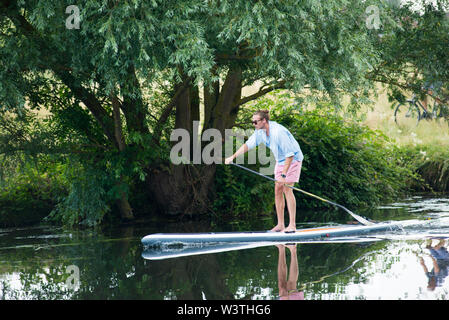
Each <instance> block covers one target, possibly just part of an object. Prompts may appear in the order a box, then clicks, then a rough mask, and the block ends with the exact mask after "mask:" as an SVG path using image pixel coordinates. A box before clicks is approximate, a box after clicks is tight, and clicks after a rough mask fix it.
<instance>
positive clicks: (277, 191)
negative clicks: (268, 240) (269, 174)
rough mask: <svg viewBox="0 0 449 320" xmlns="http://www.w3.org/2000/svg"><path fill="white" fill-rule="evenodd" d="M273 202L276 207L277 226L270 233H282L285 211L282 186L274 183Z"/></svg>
mask: <svg viewBox="0 0 449 320" xmlns="http://www.w3.org/2000/svg"><path fill="white" fill-rule="evenodd" d="M274 201H275V205H276V215H277V219H278V223H277V225H276V226H275V227H274V228H273V229H271V231H277V232H279V231H283V230H284V229H285V223H284V209H285V200H284V186H283V185H282V184H281V183H276V184H275V185H274Z"/></svg>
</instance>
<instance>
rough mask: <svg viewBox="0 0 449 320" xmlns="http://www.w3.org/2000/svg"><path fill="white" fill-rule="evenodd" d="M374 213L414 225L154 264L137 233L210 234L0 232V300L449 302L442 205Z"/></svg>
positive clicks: (429, 202)
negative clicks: (362, 235)
mask: <svg viewBox="0 0 449 320" xmlns="http://www.w3.org/2000/svg"><path fill="white" fill-rule="evenodd" d="M298 215H300V212H298ZM373 216H374V217H375V218H376V220H380V221H388V220H399V219H402V220H405V219H406V220H410V221H414V222H415V223H414V224H412V225H411V226H410V227H406V228H404V230H402V231H396V232H391V233H388V234H379V235H371V236H369V237H365V238H362V239H348V241H346V242H341V241H339V242H335V241H323V242H318V243H297V244H287V245H284V244H279V245H277V246H274V245H269V246H261V247H253V248H246V249H242V248H240V249H239V250H231V251H224V252H216V253H203V254H199V255H190V256H184V257H172V258H166V259H160V260H150V259H148V258H149V257H150V258H151V254H152V251H148V250H144V248H143V247H142V245H141V243H140V240H141V238H142V237H143V236H145V235H147V234H150V233H156V232H181V231H182V232H203V231H211V230H210V229H209V228H208V226H206V225H204V224H200V223H195V222H190V223H179V222H173V223H165V224H163V225H155V224H154V223H153V224H152V223H147V224H145V225H133V226H127V227H121V228H116V229H110V230H102V231H98V230H78V231H74V230H71V231H67V230H64V229H61V228H56V227H52V226H35V227H28V228H14V229H0V299H151V300H174V299H177V300H179V299H189V300H203V299H207V300H215V299H223V300H234V299H246V300H249V299H251V300H255V299H262V300H273V299H306V300H341V299H344V300H346V299H349V300H355V299H370V300H371V299H389V300H397V299H429V300H436V299H448V298H449V280H448V278H449V277H448V269H449V256H448V254H447V250H446V248H447V246H448V237H449V198H448V197H439V198H431V197H421V196H415V197H411V198H408V199H404V200H403V201H401V202H397V203H393V204H388V205H385V206H382V207H379V208H377V209H376V210H375V212H374V213H373ZM271 222H272V221H269V222H268V223H271ZM323 225H326V224H323V223H307V224H298V228H307V227H314V226H323ZM254 228H256V229H253V230H257V228H260V224H258V225H257V227H254ZM224 229H226V227H224ZM231 229H232V226H229V228H228V230H226V231H230V230H231ZM221 231H223V230H221ZM349 240H351V241H349ZM170 252H172V253H173V252H174V253H176V248H175V249H173V248H171V251H169V253H170Z"/></svg>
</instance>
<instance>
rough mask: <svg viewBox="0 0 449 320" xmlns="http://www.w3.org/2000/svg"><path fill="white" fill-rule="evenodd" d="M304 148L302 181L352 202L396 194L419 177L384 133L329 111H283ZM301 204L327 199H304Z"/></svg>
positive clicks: (375, 202) (281, 118)
mask: <svg viewBox="0 0 449 320" xmlns="http://www.w3.org/2000/svg"><path fill="white" fill-rule="evenodd" d="M277 120H278V121H279V122H280V123H283V124H285V125H286V126H287V127H289V128H290V129H291V131H292V133H293V135H294V136H295V137H296V138H297V139H298V141H299V142H300V145H301V148H302V151H303V153H304V155H305V156H304V163H303V170H302V173H301V176H302V177H301V180H300V182H299V185H300V186H301V187H302V188H303V189H304V190H307V191H309V192H311V193H314V194H317V195H322V196H324V197H327V198H328V199H331V200H333V201H335V202H337V203H340V204H343V205H346V206H349V207H353V208H354V207H363V206H375V205H378V204H380V203H381V202H383V201H389V200H392V199H395V198H396V197H397V196H398V195H399V194H400V193H401V192H403V191H405V190H406V188H407V182H408V181H409V179H412V178H413V173H412V170H411V169H410V168H409V167H408V166H407V164H406V163H404V162H402V161H401V158H400V152H399V149H398V148H397V147H396V146H395V145H394V144H393V143H392V142H390V141H389V140H388V138H387V137H386V136H384V135H383V134H382V133H380V132H375V131H372V130H371V129H369V128H367V127H364V126H362V125H361V124H360V123H357V122H355V121H351V120H347V119H343V118H342V117H340V116H338V115H335V114H331V113H330V112H326V111H322V110H319V111H310V112H304V113H302V114H296V115H293V116H292V115H285V114H284V115H283V114H281V115H279V117H278V118H277ZM298 202H299V204H298V205H299V206H301V207H304V206H305V207H311V208H313V207H320V206H322V203H320V202H317V201H316V200H313V199H305V198H304V197H302V198H301V200H300V201H298Z"/></svg>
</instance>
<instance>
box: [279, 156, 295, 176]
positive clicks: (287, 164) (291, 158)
mask: <svg viewBox="0 0 449 320" xmlns="http://www.w3.org/2000/svg"><path fill="white" fill-rule="evenodd" d="M292 161H293V156H291V157H288V158H285V162H284V168H283V170H282V174H285V175H286V174H287V172H288V169H289V168H290V165H291V164H292Z"/></svg>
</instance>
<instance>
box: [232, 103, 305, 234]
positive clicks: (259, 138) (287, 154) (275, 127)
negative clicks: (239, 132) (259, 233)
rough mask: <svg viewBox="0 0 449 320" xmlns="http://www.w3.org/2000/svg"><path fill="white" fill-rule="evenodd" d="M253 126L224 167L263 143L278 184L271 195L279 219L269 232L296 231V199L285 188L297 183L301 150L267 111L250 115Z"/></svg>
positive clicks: (290, 190) (299, 172)
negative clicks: (274, 160)
mask: <svg viewBox="0 0 449 320" xmlns="http://www.w3.org/2000/svg"><path fill="white" fill-rule="evenodd" d="M252 123H253V125H254V127H255V129H256V130H255V131H254V133H253V134H252V135H251V137H249V138H248V140H247V141H246V142H245V143H244V144H243V145H242V146H241V147H240V148H239V149H238V150H237V152H236V153H234V154H233V155H232V156H230V157H229V158H226V159H225V164H230V163H231V162H232V161H233V160H234V159H235V158H237V157H238V156H239V155H241V154H244V153H245V152H248V150H250V149H253V148H255V147H256V146H258V145H259V144H260V143H264V144H265V145H266V146H267V147H268V148H270V150H271V152H273V155H274V158H275V159H276V166H275V168H274V177H275V179H276V181H277V182H276V185H275V188H274V196H275V204H276V215H277V219H278V223H277V225H276V226H275V227H274V228H273V229H271V231H276V232H280V231H285V232H295V231H296V199H295V195H294V194H293V190H292V189H291V188H289V187H287V186H286V185H289V186H293V185H294V184H295V182H298V181H299V176H300V174H301V166H302V160H303V158H304V156H303V154H302V151H301V148H300V147H299V143H298V141H296V140H295V138H294V137H293V135H292V134H291V133H290V131H288V130H287V128H285V127H284V126H282V125H280V124H279V123H277V122H274V121H270V115H269V112H268V110H259V111H256V112H255V113H254V114H253V116H252ZM284 196H285V200H284ZM285 202H287V209H288V214H289V219H290V220H289V224H288V226H287V228H285V223H284V209H285Z"/></svg>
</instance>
